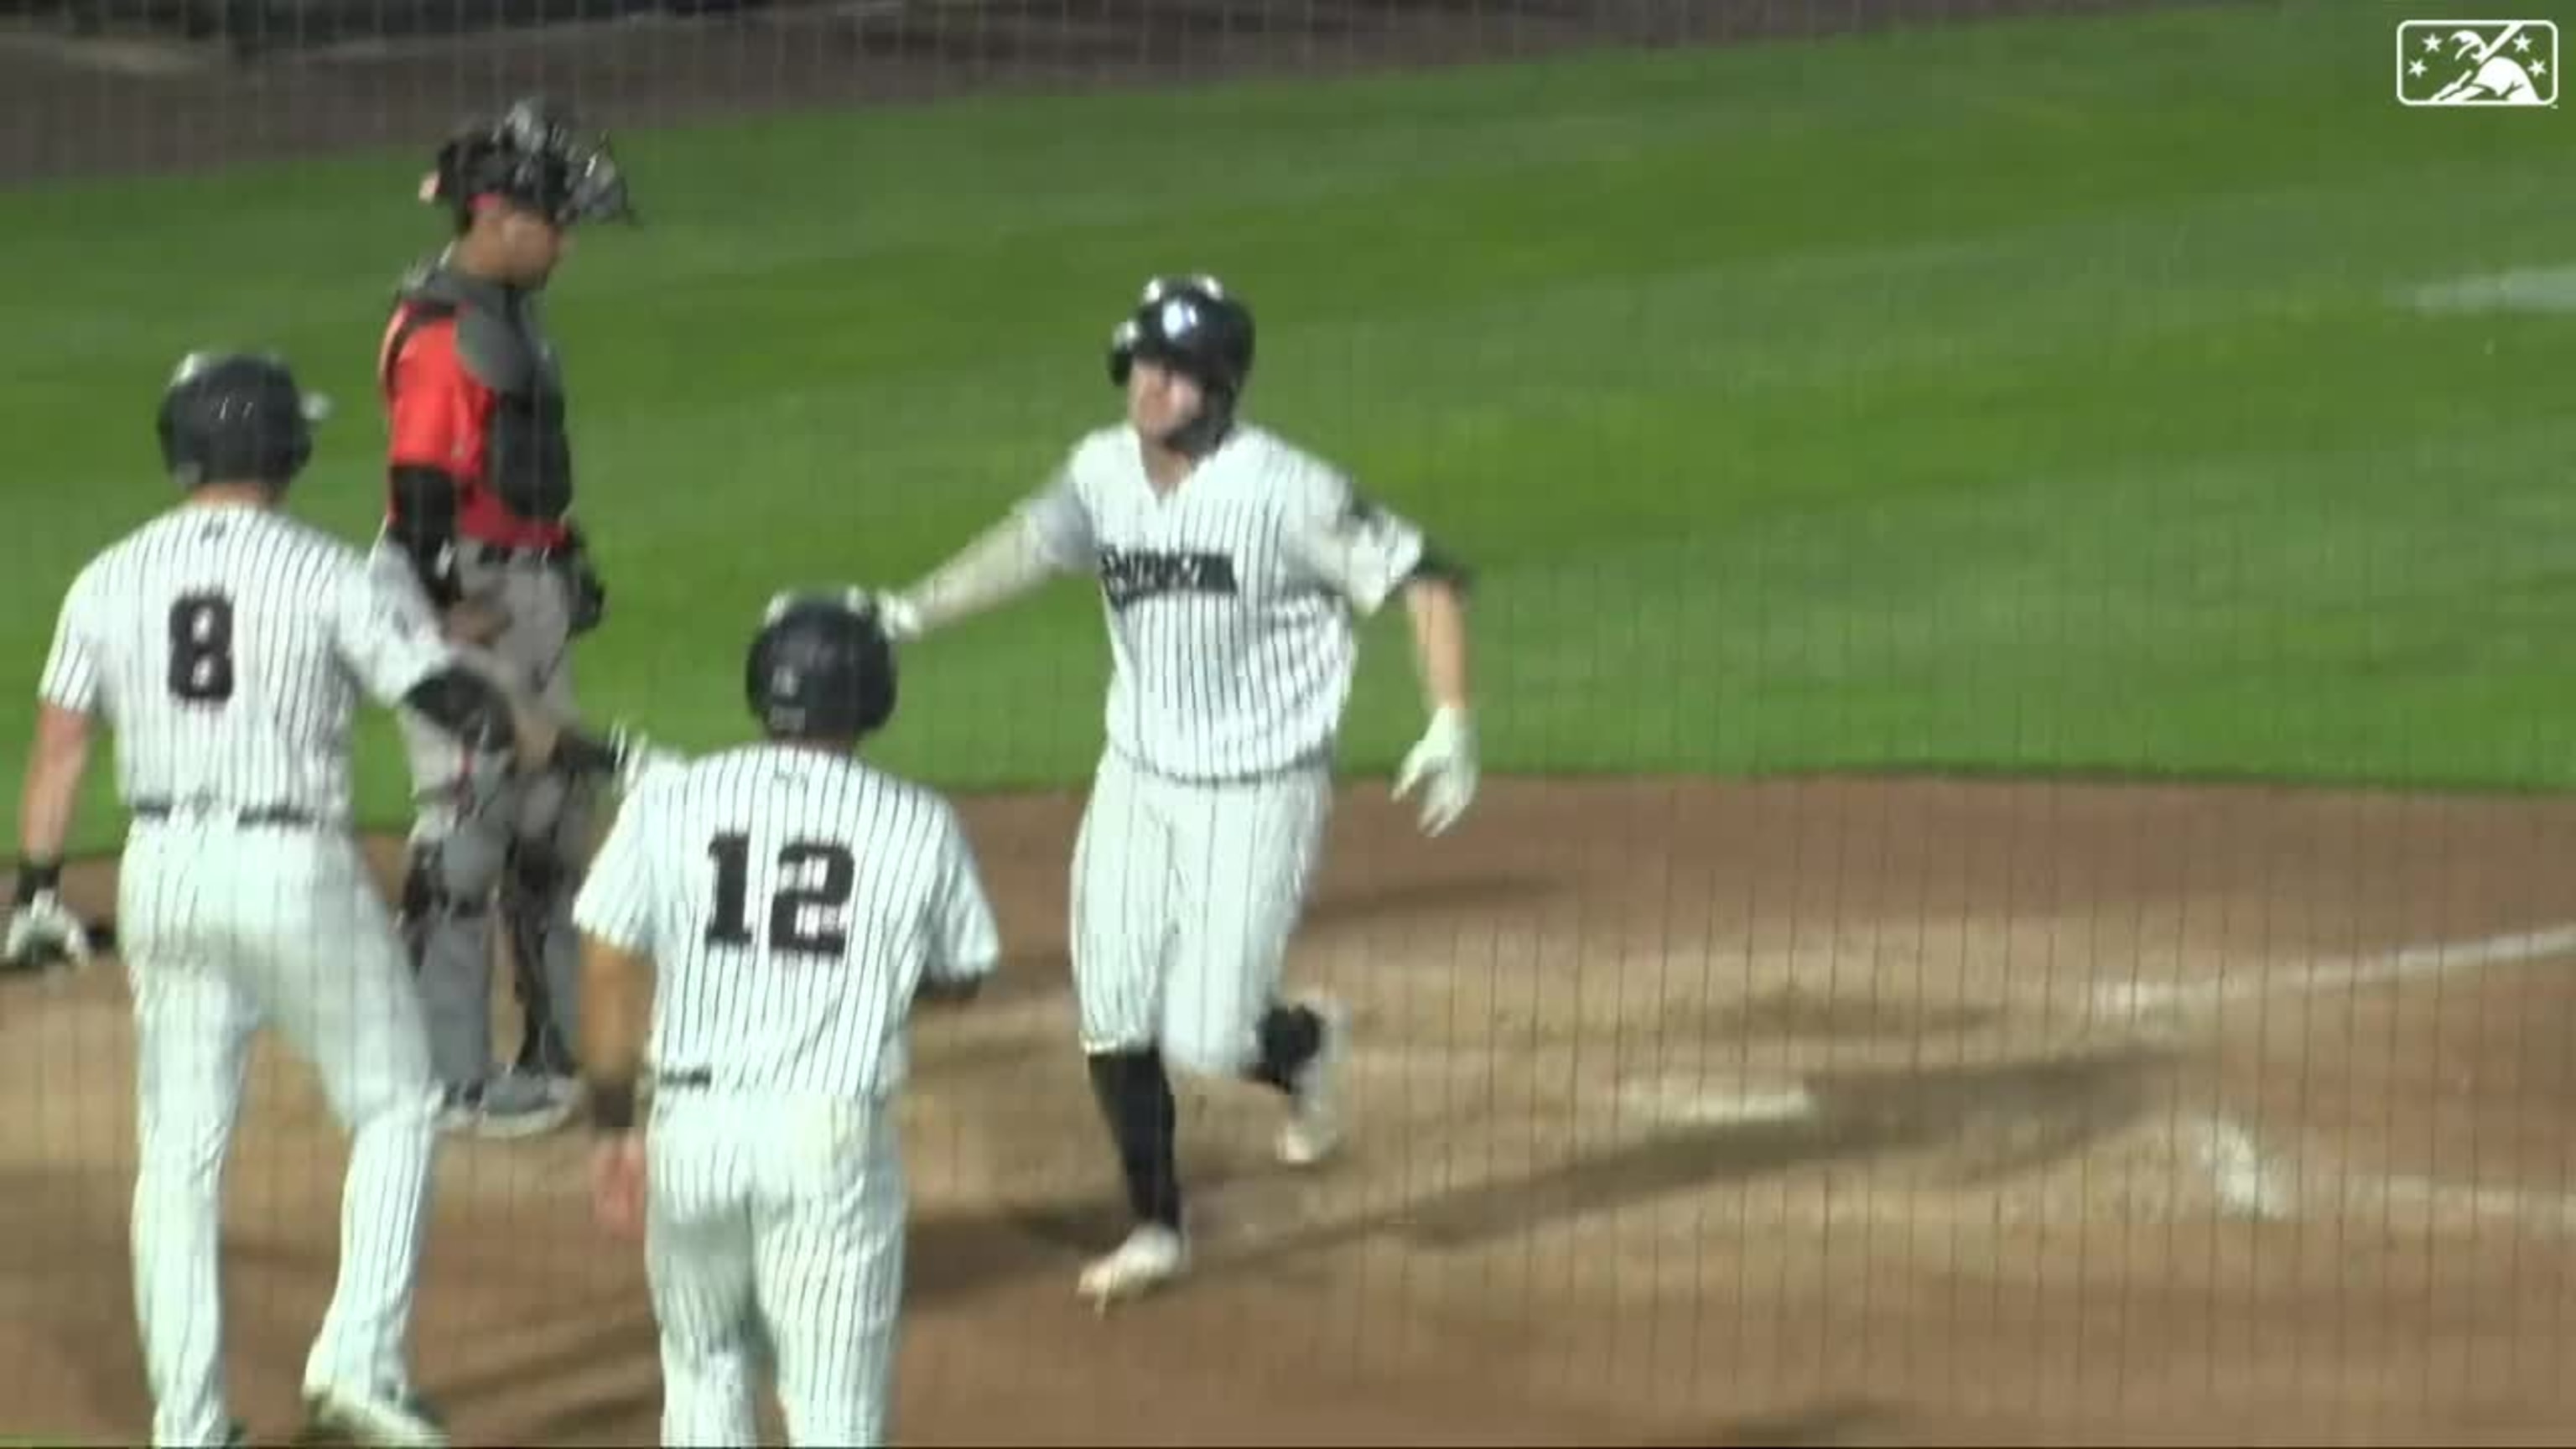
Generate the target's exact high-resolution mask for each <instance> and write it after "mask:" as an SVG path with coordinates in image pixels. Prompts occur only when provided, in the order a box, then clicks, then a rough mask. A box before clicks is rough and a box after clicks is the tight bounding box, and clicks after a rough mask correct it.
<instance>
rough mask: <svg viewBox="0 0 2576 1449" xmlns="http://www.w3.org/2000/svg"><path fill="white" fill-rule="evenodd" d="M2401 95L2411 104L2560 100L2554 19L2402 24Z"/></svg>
mask: <svg viewBox="0 0 2576 1449" xmlns="http://www.w3.org/2000/svg"><path fill="white" fill-rule="evenodd" d="M2397 101H2398V104H2400V105H2406V106H2543V107H2549V106H2555V105H2557V104H2558V25H2557V22H2555V21H2550V20H2408V21H2402V22H2400V23H2399V25H2398V27H2397Z"/></svg>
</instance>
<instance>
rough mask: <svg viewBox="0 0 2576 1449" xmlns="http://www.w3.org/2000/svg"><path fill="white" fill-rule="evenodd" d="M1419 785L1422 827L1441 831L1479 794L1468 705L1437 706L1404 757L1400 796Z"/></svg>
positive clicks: (1397, 780) (1473, 729)
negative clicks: (1422, 787)
mask: <svg viewBox="0 0 2576 1449" xmlns="http://www.w3.org/2000/svg"><path fill="white" fill-rule="evenodd" d="M1417 785H1423V786H1426V787H1427V788H1425V789H1424V790H1423V792H1422V833H1423V834H1425V835H1438V834H1440V833H1441V832H1443V831H1445V830H1447V829H1448V828H1449V827H1450V826H1452V825H1455V824H1457V823H1458V817H1460V816H1462V815H1464V814H1466V813H1467V807H1468V806H1469V805H1470V804H1472V803H1474V801H1475V799H1476V726H1475V724H1474V723H1473V722H1472V721H1470V720H1469V719H1468V718H1467V712H1466V711H1465V710H1463V709H1455V708H1452V707H1450V706H1448V705H1442V706H1441V707H1440V708H1438V709H1436V710H1434V711H1432V713H1431V725H1430V728H1428V729H1425V730H1424V731H1423V732H1422V738H1421V740H1419V741H1418V742H1416V743H1415V745H1414V746H1413V749H1412V750H1411V751H1410V752H1409V753H1407V754H1406V755H1405V757H1404V768H1403V769H1401V770H1399V771H1397V772H1396V776H1395V798H1396V799H1398V800H1401V799H1403V798H1404V797H1405V796H1406V795H1408V794H1411V793H1412V791H1413V788H1414V787H1415V786H1417Z"/></svg>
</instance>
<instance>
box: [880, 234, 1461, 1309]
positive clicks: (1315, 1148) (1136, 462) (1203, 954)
mask: <svg viewBox="0 0 2576 1449" xmlns="http://www.w3.org/2000/svg"><path fill="white" fill-rule="evenodd" d="M1252 358H1253V322H1252V313H1251V311H1250V309H1249V308H1247V307H1246V306H1245V305H1244V304H1243V302H1242V300H1241V299H1240V298H1238V297H1236V296H1234V295H1232V294H1231V293H1229V292H1228V291H1227V290H1226V288H1225V287H1224V286H1223V285H1222V284H1221V283H1220V282H1218V281H1217V280H1216V279H1214V278H1212V277H1205V276H1200V277H1190V278H1164V279H1159V280H1157V281H1155V282H1153V283H1151V284H1149V285H1148V286H1147V287H1146V288H1145V293H1144V299H1143V301H1142V303H1141V304H1140V305H1139V306H1138V307H1137V308H1136V310H1135V312H1134V314H1133V315H1132V316H1130V317H1128V318H1127V319H1126V320H1125V321H1124V322H1122V323H1121V324H1120V325H1119V326H1118V328H1117V329H1116V331H1115V332H1114V333H1113V335H1112V339H1111V344H1110V350H1109V375H1110V378H1111V380H1112V381H1113V382H1114V383H1116V384H1118V385H1120V386H1122V387H1124V388H1125V389H1126V392H1127V420H1126V422H1125V424H1124V425H1123V426H1112V427H1108V428H1104V429H1101V430H1099V431H1097V432H1093V433H1091V434H1090V435H1088V436H1086V437H1084V438H1083V439H1081V440H1080V441H1079V442H1077V443H1076V444H1075V446H1074V448H1073V450H1072V452H1071V454H1070V456H1069V457H1067V458H1066V459H1065V461H1064V463H1063V464H1062V466H1061V467H1060V469H1059V470H1058V471H1057V474H1056V476H1055V478H1054V479H1053V481H1052V482H1050V483H1049V484H1048V485H1047V486H1046V487H1044V488H1043V489H1041V490H1040V491H1039V492H1038V493H1036V494H1035V495H1034V496H1032V497H1030V498H1028V499H1027V500H1025V501H1024V502H1023V503H1022V504H1021V505H1020V506H1019V507H1018V508H1017V509H1015V510H1014V511H1013V512H1012V513H1011V515H1010V516H1009V517H1008V518H1006V519H1005V520H1004V521H1002V522H1001V523H1000V524H999V525H997V526H996V527H994V528H992V529H990V530H988V531H987V532H986V533H985V534H984V535H983V536H981V537H980V538H978V539H976V540H975V541H974V542H972V543H970V544H969V545H967V547H966V548H965V549H964V550H963V551H961V552H960V553H959V554H958V555H957V556H956V557H955V558H954V559H952V560H950V561H949V562H948V563H946V564H944V565H942V566H941V567H940V568H938V569H937V570H935V571H933V572H932V573H931V574H930V575H929V576H928V577H926V578H924V579H923V580H921V581H920V582H918V583H917V584H915V585H914V586H913V587H912V588H910V589H908V590H905V591H902V592H901V593H898V594H894V595H891V596H889V597H888V598H887V599H886V600H885V601H884V602H883V608H884V612H885V617H886V619H887V622H888V625H889V627H890V628H891V629H892V630H893V632H894V634H895V637H896V638H897V639H898V641H900V640H903V639H907V638H912V637H916V636H918V635H920V634H922V633H924V632H925V631H928V630H932V629H937V628H940V627H942V626H944V625H947V624H950V623H952V622H954V621H956V620H958V619H961V618H964V617H966V616H967V615H969V614H972V613H976V612H978V611H981V610H984V609H987V608H991V607H993V606H995V605H998V604H1000V603H1002V602H1003V601H1005V600H1008V599H1012V598H1015V597H1018V596H1020V595H1022V594H1024V593H1026V592H1027V591H1029V590H1031V589H1033V588H1035V587H1036V586H1037V585H1038V584H1039V583H1040V582H1042V581H1043V580H1045V579H1046V578H1048V577H1049V576H1050V575H1052V574H1054V573H1056V572H1085V571H1087V572H1096V573H1097V575H1098V576H1099V579H1100V592H1101V598H1102V601H1103V603H1104V605H1105V608H1106V615H1107V623H1108V633H1109V646H1110V658H1111V670H1112V672H1111V677H1110V684H1109V693H1108V705H1107V721H1106V724H1107V735H1108V740H1107V746H1108V747H1107V749H1106V751H1105V752H1104V753H1103V755H1102V757H1101V761H1100V765H1099V769H1098V772H1097V774H1096V776H1095V777H1094V779H1093V782H1092V790H1091V798H1090V801H1089V803H1088V805H1087V807H1086V808H1085V810H1084V813H1083V817H1082V826H1081V830H1080V834H1079V837H1078V839H1077V841H1076V844H1075V847H1074V858H1073V872H1072V922H1071V938H1072V952H1073V983H1074V994H1075V997H1076V1004H1077V1008H1078V1012H1079V1016H1080V1020H1081V1040H1082V1050H1083V1052H1084V1055H1085V1057H1086V1059H1087V1061H1088V1064H1089V1068H1090V1075H1091V1084H1092V1088H1093V1092H1094V1094H1095V1095H1096V1097H1097V1098H1098V1100H1099V1105H1100V1109H1101V1111H1102V1113H1103V1115H1104V1116H1105V1117H1106V1118H1107V1119H1108V1125H1109V1134H1110V1137H1111V1140H1112V1141H1113V1142H1114V1144H1115V1145H1116V1148H1117V1152H1118V1158H1119V1163H1120V1166H1121V1168H1122V1169H1123V1171H1124V1173H1125V1177H1126V1185H1127V1197H1128V1204H1129V1207H1130V1209H1131V1210H1132V1211H1133V1213H1134V1215H1135V1218H1136V1225H1135V1227H1134V1230H1133V1231H1132V1232H1131V1233H1130V1234H1129V1235H1128V1236H1127V1238H1126V1240H1125V1241H1124V1242H1123V1243H1122V1244H1120V1245H1119V1246H1118V1247H1117V1249H1116V1250H1115V1251H1113V1252H1111V1253H1109V1254H1108V1255H1107V1256H1105V1257H1102V1258H1100V1259H1098V1260H1097V1261H1095V1262H1093V1263H1092V1264H1090V1265H1089V1267H1087V1268H1086V1269H1085V1270H1084V1272H1083V1274H1082V1277H1081V1281H1080V1285H1079V1286H1080V1290H1081V1292H1082V1293H1083V1295H1084V1296H1086V1297H1088V1298H1090V1299H1092V1300H1094V1301H1095V1302H1097V1303H1099V1304H1101V1305H1102V1306H1104V1307H1105V1306H1106V1305H1107V1304H1108V1302H1109V1301H1111V1300H1112V1299H1115V1298H1119V1297H1122V1296H1125V1295H1128V1294H1132V1293H1137V1292H1141V1291H1143V1290H1146V1289H1149V1288H1152V1287H1154V1286H1155V1285H1157V1284H1160V1283H1162V1282H1164V1281H1165V1280H1168V1279H1170V1278H1172V1277H1173V1276H1175V1275H1176V1274H1178V1273H1180V1272H1181V1271H1182V1269H1183V1268H1184V1267H1185V1265H1186V1262H1187V1257H1188V1244H1187V1236H1186V1231H1185V1226H1184V1222H1183V1214H1182V1194H1181V1188H1180V1185H1179V1181H1178V1177H1177V1172H1176V1169H1175V1164H1174V1148H1173V1135H1174V1130H1175V1124H1174V1118H1175V1107H1174V1104H1173V1099H1172V1089H1171V1083H1170V1079H1169V1076H1168V1071H1167V1069H1168V1067H1169V1066H1174V1065H1176V1066H1179V1067H1181V1068H1182V1069H1184V1070H1186V1071H1190V1072H1194V1073H1198V1074H1200V1075H1203V1076H1220V1077H1222V1076H1242V1077H1248V1078H1250V1079H1252V1080H1254V1081H1258V1082H1262V1083H1266V1084H1267V1085H1269V1086H1271V1087H1273V1088H1275V1089H1277V1090H1278V1091H1280V1092H1282V1093H1285V1094H1287V1096H1288V1097H1289V1098H1290V1101H1291V1104H1292V1110H1291V1114H1290V1117H1289V1119H1288V1121H1287V1123H1286V1125H1285V1127H1284V1128H1283V1129H1282V1131H1281V1133H1280V1137H1279V1143H1278V1150H1279V1154H1280V1156H1281V1158H1282V1159H1283V1160H1284V1161H1286V1162H1288V1163H1290V1164H1292V1165H1300V1166H1302V1165H1306V1164H1311V1163H1314V1162H1318V1161H1320V1160H1322V1159H1323V1158H1324V1157H1325V1156H1326V1155H1327V1154H1329V1153H1330V1152H1331V1151H1332V1149H1333V1148H1334V1147H1335V1145H1336V1144H1337V1142H1338V1139H1339V1136H1340V1130H1341V1129H1340V1124H1339V1121H1338V1116H1337V1112H1336V1102H1335V1095H1336V1094H1335V1082H1334V1076H1335V1069H1336V1067H1337V1065H1338V1063H1339V1061H1340V1058H1341V1056H1342V1054H1343V1052H1344V1050H1345V1048H1346V1035H1347V1028H1346V1014H1345V1013H1344V1011H1343V1010H1342V1008H1341V1007H1340V1006H1339V1005H1337V1004H1335V1003H1332V1002H1330V1001H1326V1002H1323V1003H1321V1004H1320V1005H1317V1006H1303V1005H1288V1004H1284V1003H1283V1002H1282V1001H1280V1000H1279V999H1278V997H1277V992H1278V988H1279V983H1280V975H1281V963H1282V958H1283V956H1284V955H1285V953H1286V950H1287V944H1288V939H1289V936H1290V934H1291V932H1292V931H1293V930H1294V929H1295V927H1296V924H1297V920H1298V917H1299V915H1300V913H1301V912H1302V910H1303V908H1304V902H1305V896H1306V891H1307V887H1308V883H1309V881H1310V880H1311V878H1312V875H1313V871H1314V868H1315V863H1316V859H1317V855H1318V852H1319V850H1320V848H1321V845H1322V842H1323V838H1324V824H1325V817H1326V813H1327V811H1328V809H1329V808H1330V804H1331V787H1332V765H1333V753H1334V748H1335V744H1336V741H1337V737H1338V734H1339V730H1340V723H1341V716H1342V711H1343V707H1344V705H1345V703H1346V702H1347V700H1348V698H1349V695H1350V689H1351V678H1352V672H1353V666H1354V662H1355V657H1356V649H1357V635H1356V632H1355V624H1354V621H1355V618H1356V617H1357V616H1361V615H1367V614H1371V613H1374V612H1375V611H1376V610H1377V609H1378V608H1379V607H1381V606H1382V605H1383V604H1384V603H1385V602H1386V600H1388V599H1389V598H1391V597H1395V596H1397V595H1399V594H1400V595H1401V596H1402V597H1403V598H1404V600H1405V604H1406V608H1407V610H1408V612H1409V613H1410V614H1411V616H1412V624H1413V639H1414V646H1415V653H1416V656H1417V664H1418V667H1419V669H1420V671H1421V675H1422V679H1423V683H1424V688H1425V691H1426V693H1427V694H1428V696H1429V700H1430V705H1431V719H1430V726H1429V728H1428V730H1426V731H1425V733H1424V734H1423V736H1422V739H1421V741H1420V743H1418V744H1416V745H1415V746H1414V747H1413V749H1412V751H1411V753H1410V754H1409V755H1408V756H1407V758H1406V760H1405V762H1404V766H1403V769H1402V771H1401V772H1400V774H1399V775H1398V778H1397V781H1396V794H1397V795H1398V796H1399V797H1401V796H1404V795H1407V794H1409V793H1411V792H1412V791H1413V790H1414V789H1415V788H1416V786H1420V787H1422V788H1423V791H1424V798H1423V815H1422V824H1423V828H1424V829H1425V830H1426V831H1427V832H1429V833H1432V834H1438V833H1439V832H1441V831H1444V830H1446V829H1447V828H1448V827H1449V826H1450V824H1451V823H1453V822H1454V821H1456V820H1457V819H1458V817H1459V816H1460V814H1461V813H1463V812H1464V811H1465V810H1466V808H1467V806H1468V803H1469V802H1470V800H1471V799H1472V798H1473V797H1474V792H1475V785H1476V751H1475V734H1474V730H1473V728H1472V725H1471V723H1470V715H1469V711H1468V694H1467V638H1466V624H1465V611H1464V594H1465V578H1464V575H1463V573H1462V572H1461V570H1460V569H1458V568H1457V567H1456V566H1455V565H1454V564H1452V563H1451V562H1449V561H1447V560H1446V559H1444V558H1443V557H1442V556H1441V554H1440V553H1439V552H1438V551H1437V550H1435V549H1433V548H1431V547H1429V546H1428V545H1427V544H1426V542H1425V540H1424V537H1423V534H1422V531H1421V530H1420V529H1419V528H1417V527H1415V526H1414V525H1413V524H1412V523H1410V522H1408V521H1406V520H1404V519H1402V518H1400V517H1398V516H1396V515H1395V514H1393V513H1390V512H1388V511H1386V510H1385V509H1383V508H1379V507H1376V506H1374V505H1372V504H1370V503H1369V502H1368V501H1367V500H1365V499H1363V498H1362V497H1361V496H1360V495H1359V494H1358V493H1357V492H1356V491H1354V489H1353V488H1352V485H1351V483H1350V481H1349V479H1348V478H1346V477H1345V476H1344V475H1343V474H1342V473H1341V472H1340V471H1339V470H1337V469H1336V468H1334V467H1333V466H1332V465H1330V464H1328V463H1326V462H1324V461H1322V460H1321V459H1319V458H1317V457H1315V456H1314V455H1312V454H1310V453H1307V452H1305V451H1303V450H1302V449H1299V448H1297V447H1296V446H1294V445H1292V444H1290V443H1288V442H1287V441H1285V440H1284V439H1282V438H1279V437H1277V436H1275V435H1273V434H1271V433H1269V432H1266V431H1264V430H1262V429H1260V428H1257V427H1254V426H1252V425H1250V424H1248V423H1246V422H1243V421H1242V420H1241V419H1240V417H1239V415H1238V414H1239V407H1240V403H1241V399H1242V396H1243V390H1244V387H1245V384H1246V383H1247V381H1248V380H1249V379H1250V377H1251V373H1252Z"/></svg>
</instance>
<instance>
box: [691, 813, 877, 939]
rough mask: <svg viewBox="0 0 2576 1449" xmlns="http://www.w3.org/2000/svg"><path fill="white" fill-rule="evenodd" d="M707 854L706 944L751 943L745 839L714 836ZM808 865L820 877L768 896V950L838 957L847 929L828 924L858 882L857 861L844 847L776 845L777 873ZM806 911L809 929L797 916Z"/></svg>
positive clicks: (748, 844) (791, 872) (784, 874)
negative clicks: (710, 872) (711, 893)
mask: <svg viewBox="0 0 2576 1449" xmlns="http://www.w3.org/2000/svg"><path fill="white" fill-rule="evenodd" d="M707 854H708V855H710V856H712V857H714V859H715V863H716V908H715V915H714V918H713V919H711V920H709V921H708V922H707V944H708V945H710V946H748V945H750V944H752V935H751V920H750V912H749V906H750V900H749V896H750V894H751V837H749V836H747V835H740V834H733V833H727V834H724V835H719V836H717V837H716V838H715V839H713V840H711V841H708V842H707ZM814 865H820V866H821V867H822V868H823V869H822V876H821V879H819V880H816V881H814V882H813V883H811V884H808V885H783V884H782V885H781V886H779V888H778V890H777V891H776V892H775V893H774V894H773V895H771V897H770V898H769V949H771V950H773V951H776V952H779V953H780V954H782V955H788V956H838V955H840V954H841V953H842V952H843V951H845V950H847V949H848V948H849V944H850V936H849V932H847V931H846V930H844V929H842V928H841V927H840V926H839V925H836V924H834V922H836V921H837V920H838V919H839V912H840V910H841V908H842V907H844V906H847V905H848V904H849V903H850V892H851V890H852V888H853V887H855V886H856V885H857V884H858V880H859V866H858V862H857V860H856V859H854V858H853V857H852V856H851V855H850V852H849V851H848V850H847V849H846V848H844V847H842V846H838V845H831V844H826V843H821V842H817V841H811V840H795V841H790V842H788V843H787V844H786V845H783V846H781V847H779V851H778V873H779V875H780V876H781V877H787V876H792V875H794V874H796V873H798V872H799V871H800V870H802V869H803V868H805V867H808V866H814ZM808 909H811V910H812V911H813V912H814V914H815V916H816V917H817V918H818V920H817V924H816V926H815V927H814V928H813V929H811V930H809V929H807V928H806V925H805V922H804V919H803V917H804V913H805V912H806V911H807V910H808Z"/></svg>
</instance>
